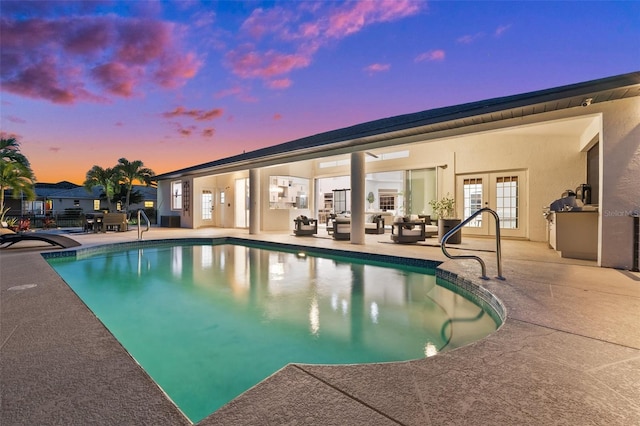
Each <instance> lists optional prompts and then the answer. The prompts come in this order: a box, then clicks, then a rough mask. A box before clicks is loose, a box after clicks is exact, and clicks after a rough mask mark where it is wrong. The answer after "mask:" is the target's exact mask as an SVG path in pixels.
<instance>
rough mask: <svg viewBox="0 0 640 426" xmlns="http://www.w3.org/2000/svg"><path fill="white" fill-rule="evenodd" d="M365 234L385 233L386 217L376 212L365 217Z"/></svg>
mask: <svg viewBox="0 0 640 426" xmlns="http://www.w3.org/2000/svg"><path fill="white" fill-rule="evenodd" d="M365 221H366V222H365V224H364V233H365V234H384V219H383V218H382V216H381V215H378V214H374V215H371V216H369V217H367V218H365Z"/></svg>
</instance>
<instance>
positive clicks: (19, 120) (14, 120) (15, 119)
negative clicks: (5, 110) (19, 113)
mask: <svg viewBox="0 0 640 426" xmlns="http://www.w3.org/2000/svg"><path fill="white" fill-rule="evenodd" d="M7 120H9V121H10V122H12V123H18V124H23V123H26V121H25V120H24V119H22V118H20V117H16V116H14V115H9V116H7Z"/></svg>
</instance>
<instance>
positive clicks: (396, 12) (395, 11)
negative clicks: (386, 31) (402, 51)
mask: <svg viewBox="0 0 640 426" xmlns="http://www.w3.org/2000/svg"><path fill="white" fill-rule="evenodd" d="M419 10H420V3H418V2H415V1H410V0H380V1H369V0H364V1H358V2H353V3H346V4H345V7H341V8H338V9H336V10H335V11H334V13H332V14H331V15H330V16H329V25H328V28H327V29H326V34H327V35H328V36H329V37H333V38H342V37H345V36H347V35H350V34H353V33H356V32H358V31H360V30H361V29H362V28H364V27H365V26H366V25H369V24H373V23H376V22H388V21H393V20H396V19H400V18H403V17H406V16H410V15H413V14H415V13H417V12H418V11H419Z"/></svg>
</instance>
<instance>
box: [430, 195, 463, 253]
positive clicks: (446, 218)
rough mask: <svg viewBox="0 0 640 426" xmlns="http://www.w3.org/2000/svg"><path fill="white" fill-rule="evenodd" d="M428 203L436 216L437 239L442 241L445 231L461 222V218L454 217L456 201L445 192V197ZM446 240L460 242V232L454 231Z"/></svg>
mask: <svg viewBox="0 0 640 426" xmlns="http://www.w3.org/2000/svg"><path fill="white" fill-rule="evenodd" d="M429 205H430V206H431V208H432V209H433V214H434V215H435V216H436V217H437V218H438V241H442V237H444V235H445V234H446V233H447V232H449V231H450V230H451V229H453V228H454V227H455V226H457V225H459V224H460V222H462V220H461V219H457V218H455V217H454V216H455V206H456V201H455V199H453V198H451V196H450V195H449V193H447V195H446V196H445V197H442V198H441V199H439V200H431V201H429ZM447 242H448V243H451V244H460V243H461V242H462V232H461V231H458V232H456V233H455V234H454V235H452V236H451V237H450V238H449V240H448V241H447Z"/></svg>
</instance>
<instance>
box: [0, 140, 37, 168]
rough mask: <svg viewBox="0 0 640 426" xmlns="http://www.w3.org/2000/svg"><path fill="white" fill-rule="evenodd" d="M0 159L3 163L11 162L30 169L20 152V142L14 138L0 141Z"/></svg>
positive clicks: (25, 158) (27, 161)
mask: <svg viewBox="0 0 640 426" xmlns="http://www.w3.org/2000/svg"><path fill="white" fill-rule="evenodd" d="M0 157H2V160H4V161H11V162H16V163H20V164H23V165H25V166H26V167H31V164H29V160H28V159H27V157H25V156H24V155H23V154H22V153H21V152H20V142H18V141H17V140H16V138H8V139H0Z"/></svg>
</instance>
